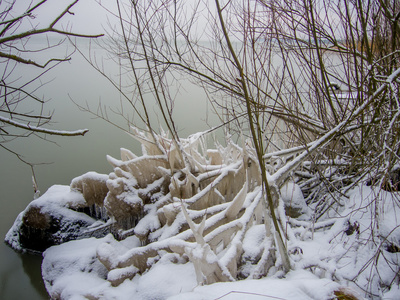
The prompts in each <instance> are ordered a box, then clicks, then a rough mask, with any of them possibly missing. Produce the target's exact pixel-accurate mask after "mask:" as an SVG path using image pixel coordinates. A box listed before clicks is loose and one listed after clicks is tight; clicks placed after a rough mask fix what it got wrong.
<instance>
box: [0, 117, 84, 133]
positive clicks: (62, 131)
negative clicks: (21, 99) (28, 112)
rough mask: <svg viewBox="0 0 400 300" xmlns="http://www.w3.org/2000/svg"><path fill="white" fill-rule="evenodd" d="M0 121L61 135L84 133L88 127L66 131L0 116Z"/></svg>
mask: <svg viewBox="0 0 400 300" xmlns="http://www.w3.org/2000/svg"><path fill="white" fill-rule="evenodd" d="M0 122H3V123H6V124H9V125H12V126H14V127H18V128H22V129H26V130H30V131H34V132H39V133H44V134H50V135H61V136H77V135H85V133H86V132H88V131H89V129H81V130H75V131H66V130H52V129H47V128H42V127H37V126H33V125H30V124H29V123H28V124H23V123H20V122H17V121H14V120H11V119H8V118H4V117H2V116H0Z"/></svg>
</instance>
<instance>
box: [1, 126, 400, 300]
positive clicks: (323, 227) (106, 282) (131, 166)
mask: <svg viewBox="0 0 400 300" xmlns="http://www.w3.org/2000/svg"><path fill="white" fill-rule="evenodd" d="M134 137H135V138H136V139H138V140H139V141H140V142H141V143H142V152H143V153H142V155H141V156H136V155H135V154H133V153H132V152H130V151H129V150H127V149H121V159H116V158H113V157H110V156H109V157H107V159H108V161H109V163H110V164H111V165H112V166H113V172H111V173H110V174H109V175H102V174H97V173H95V172H89V173H86V174H84V175H82V176H79V177H77V178H75V179H73V180H72V182H71V185H70V186H53V187H52V188H50V189H49V190H48V191H47V192H46V193H45V194H44V195H43V196H42V197H40V198H38V199H36V200H34V201H33V202H32V203H31V204H30V205H29V206H28V207H27V208H26V210H25V211H24V212H22V213H21V214H20V215H19V217H18V218H17V220H16V222H15V224H14V226H13V228H12V229H11V230H10V231H9V233H8V234H7V237H6V241H7V242H8V243H9V244H10V245H11V246H13V247H14V248H16V249H20V250H21V249H22V250H23V249H32V250H36V251H43V250H45V249H46V248H48V247H50V246H52V245H57V244H62V245H59V246H56V247H50V248H49V249H48V250H46V251H45V252H44V261H43V265H42V272H43V278H44V280H45V284H46V288H47V290H48V292H49V294H50V296H51V297H52V298H55V299H69V298H70V297H73V296H74V295H80V296H83V297H87V298H90V299H103V298H104V297H108V296H109V297H111V298H112V297H114V298H115V295H118V296H116V298H118V299H120V297H121V295H123V294H124V293H125V292H127V291H129V293H135V294H138V295H142V296H143V299H146V297H147V298H149V299H153V298H157V297H158V298H167V297H169V296H173V295H176V294H178V293H179V291H177V288H173V287H172V286H171V287H169V286H168V287H166V286H163V290H160V289H155V290H154V291H149V290H143V289H142V288H143V286H147V285H146V284H144V283H143V282H146V280H147V278H149V277H151V276H157V275H156V274H157V272H158V271H159V270H163V271H162V272H163V274H165V270H166V269H167V268H168V269H171V268H172V269H174V268H176V269H177V270H178V269H179V272H182V274H191V275H187V276H186V278H187V280H184V279H183V277H180V276H177V277H176V278H170V279H168V280H170V282H171V285H174V284H178V282H177V281H176V280H178V279H179V278H181V279H182V280H183V281H184V283H182V284H183V285H182V287H181V289H180V291H182V292H184V293H186V295H191V296H193V294H191V293H190V291H191V290H192V289H193V288H194V287H195V286H196V285H199V286H203V285H204V284H212V283H217V282H220V283H221V282H235V281H236V280H238V279H247V280H252V279H259V278H262V277H264V276H265V275H267V274H269V275H271V274H275V279H276V278H277V277H276V276H283V274H284V273H283V272H280V268H281V261H280V259H279V254H278V253H277V252H276V246H275V243H276V240H275V238H274V228H273V227H272V226H271V224H270V223H271V220H270V215H269V212H268V209H266V207H265V203H264V200H265V197H264V195H263V191H262V188H261V175H260V171H259V167H258V163H257V162H256V159H255V153H254V149H253V148H252V146H251V143H249V142H243V143H242V145H243V146H242V147H240V146H238V145H236V144H234V143H232V142H231V141H229V140H228V142H227V145H226V146H221V145H220V144H216V149H208V148H207V147H206V141H205V137H204V135H203V134H197V135H193V136H190V137H189V138H187V139H181V140H180V142H179V143H180V144H179V145H178V143H176V142H174V141H172V140H171V139H168V138H167V137H166V136H165V135H150V134H149V135H145V134H144V133H142V132H139V131H135V133H134ZM293 149H294V148H293ZM294 150H296V149H294ZM294 150H293V151H286V152H282V153H275V155H270V156H269V157H266V159H267V163H268V168H269V174H270V177H269V179H270V180H271V182H270V184H271V185H273V187H274V189H275V190H276V191H277V193H278V200H277V203H276V211H277V213H278V219H279V222H280V226H281V228H282V229H284V230H283V232H284V235H285V239H286V243H287V245H286V246H287V249H288V252H289V255H290V261H291V264H292V269H293V270H294V271H292V272H291V273H290V274H292V275H290V274H288V275H287V277H286V279H287V280H289V278H290V276H295V275H293V274H301V276H304V274H305V273H299V271H300V270H301V271H303V270H308V271H310V273H312V274H313V276H314V277H312V279H310V278H309V279H307V280H311V281H314V280H316V279H317V278H321V280H322V279H323V280H325V281H324V282H325V283H324V285H325V288H322V286H321V291H320V294H321V295H322V294H323V295H324V297H327V296H326V295H331V296H332V295H334V293H339V294H340V293H344V294H345V295H347V296H349V295H353V296H354V295H360V291H361V290H362V289H365V290H367V289H368V288H369V290H370V295H373V296H375V295H379V293H380V289H381V287H382V284H383V285H387V286H388V287H391V288H390V289H389V288H387V289H386V292H387V293H386V294H387V295H395V294H396V288H395V287H394V288H393V282H394V280H396V278H398V273H397V272H398V271H397V270H398V260H399V252H400V251H399V250H398V248H395V247H396V245H397V243H398V240H399V237H400V232H399V230H398V225H397V223H398V222H397V221H395V220H394V219H395V218H396V215H397V214H398V213H400V212H399V208H398V207H397V206H394V203H395V201H396V200H395V196H393V197H392V195H394V194H392V193H390V192H386V191H379V192H377V193H375V191H376V190H377V188H376V189H375V188H374V187H372V186H362V185H360V186H355V187H354V188H353V189H352V190H349V191H348V193H347V197H348V199H346V200H344V198H343V197H341V196H339V197H338V198H337V199H335V198H334V194H333V193H326V194H323V195H322V198H321V197H317V196H316V194H315V193H316V191H320V190H323V188H324V186H323V183H321V182H320V181H318V180H317V177H315V176H314V175H312V174H311V173H307V172H303V171H301V170H300V171H298V172H297V175H298V177H299V178H300V180H298V181H297V182H296V183H295V182H294V181H293V180H292V179H291V177H290V176H287V177H286V178H283V177H282V176H280V172H286V171H285V170H283V169H284V168H285V163H283V164H281V165H279V164H277V163H276V161H282V162H284V161H285V160H286V159H287V158H288V157H289V156H290V157H289V159H290V160H291V161H295V160H293V157H295V156H296V154H293V153H295V152H296V151H297V150H296V151H294ZM277 155H279V157H277ZM303 165H304V166H305V170H306V169H308V170H311V168H309V167H308V165H307V162H306V161H305V162H304V163H303ZM282 166H283V167H282ZM282 170H283V171H282ZM318 172H319V171H318ZM325 172H337V170H336V171H335V170H334V169H326V170H325ZM335 174H336V175H335V176H336V177H333V178H334V180H335V181H333V183H332V185H334V184H336V183H337V182H339V181H338V176H339V175H338V174H339V173H335ZM327 177H328V175H327ZM274 178H280V179H281V181H279V182H278V181H277V180H276V181H274ZM338 195H340V194H338ZM364 203H382V206H381V210H382V211H379V214H380V216H381V219H380V220H381V224H380V225H379V232H375V233H374V234H373V236H374V238H372V239H371V238H370V237H371V226H370V222H371V218H365V216H366V215H367V216H368V215H372V214H376V213H374V206H370V205H365V204H364ZM29 237H34V238H33V239H31V240H30V239H29ZM70 240H76V241H71V242H68V241H70ZM364 240H365V241H367V242H366V243H365V244H364V243H363V241H364ZM379 243H384V244H383V246H382V245H379V246H376V245H378V244H379ZM82 247H83V248H84V249H82V250H80V251H79V250H78V249H79V248H82ZM376 255H378V256H379V255H380V256H382V257H384V258H385V259H381V260H376V261H375V260H374V259H373V258H374V257H375V256H376ZM188 262H190V263H189V264H188ZM184 266H185V267H184ZM188 266H190V267H188ZM396 266H397V267H396ZM154 270H157V272H156V271H154ZM296 272H297V273H296ZM150 274H151V275H150ZM279 274H280V275H279ZM371 274H372V275H371ZM374 274H376V276H375V275H374ZM174 276H175V275H174ZM296 276H297V275H296ZM184 277H185V276H184ZM306 277H307V276H306ZM77 278H78V279H79V278H81V280H82V281H85V282H87V283H88V285H89V286H90V287H91V288H90V289H87V288H86V286H85V287H81V286H79V285H76V283H77V280H78V279H77ZM175 279H176V280H175ZM293 282H294V281H293ZM307 282H309V281H307ZM68 283H70V284H68ZM73 283H74V284H73ZM353 283H354V284H353ZM319 284H321V283H319ZM306 285H307V284H306V283H304V284H303V285H302V286H299V290H304V289H307V287H306ZM78 286H79V288H78ZM141 286H142V288H141ZM238 286H239V285H238ZM328 287H329V288H328ZM358 287H361V289H359V288H358ZM204 290H207V289H204ZM357 290H358V291H357ZM117 291H118V292H117ZM121 291H123V292H121ZM297 293H298V292H297ZM107 295H108V296H107ZM111 295H114V296H111ZM124 295H125V294H124ZM144 295H145V296H144ZM122 298H123V297H122ZM122 298H121V299H122ZM178 298H179V297H178ZM178 298H177V299H178ZM211 298H212V297H211ZM214 298H215V297H214ZM372 298H373V297H372ZM181 299H183V298H181ZM207 299H209V298H207ZM304 299H309V298H307V297H306V296H305V297H304ZM354 299H361V298H360V297H359V296H354ZM388 299H391V298H388ZM393 299H395V298H393Z"/></svg>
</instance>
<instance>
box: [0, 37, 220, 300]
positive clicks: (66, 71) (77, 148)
mask: <svg viewBox="0 0 400 300" xmlns="http://www.w3.org/2000/svg"><path fill="white" fill-rule="evenodd" d="M81 47H82V48H83V49H86V50H87V47H88V44H87V43H86V42H84V43H83V44H81ZM92 50H93V51H94V52H96V55H97V56H98V57H101V56H103V55H104V54H105V52H104V50H102V49H100V48H98V47H97V46H96V47H95V48H92ZM56 51H59V53H58V55H63V54H64V53H65V47H64V48H63V47H61V48H59V49H58V50H56ZM106 67H107V68H108V69H109V70H110V72H111V73H114V74H117V73H118V72H119V70H118V67H117V66H116V65H115V64H113V63H112V62H110V61H108V62H106ZM29 72H30V70H29V67H28V69H26V73H25V71H24V75H27V74H29ZM43 82H48V83H46V84H45V85H44V86H43V87H42V88H41V89H39V90H38V91H37V93H36V94H37V95H41V96H43V97H44V99H51V101H49V102H48V103H46V106H45V113H48V112H52V111H53V110H54V116H53V121H56V122H57V123H55V124H53V125H52V126H51V127H48V126H47V127H48V128H51V129H59V130H76V129H83V128H88V129H89V132H88V133H87V134H86V135H85V136H84V137H81V136H79V137H49V139H50V140H51V141H53V142H54V143H52V142H47V141H44V140H43V139H40V138H37V137H35V136H31V137H29V138H21V139H18V140H15V141H13V142H12V144H8V146H9V147H12V149H13V150H14V151H16V152H19V153H21V154H23V155H24V158H25V159H26V160H28V161H29V162H34V163H44V164H42V165H38V166H36V167H35V173H36V177H37V183H38V185H39V189H40V190H41V192H42V194H43V193H44V192H45V191H46V190H47V189H48V188H49V187H50V186H51V185H54V184H64V185H69V184H70V182H71V180H72V179H73V178H74V177H76V176H79V175H81V174H84V173H86V172H88V171H96V172H99V173H104V174H108V173H110V172H111V171H112V168H111V166H110V165H109V164H108V163H107V160H106V155H107V154H109V155H111V156H113V157H116V158H119V157H120V156H119V149H120V148H121V147H123V148H127V149H130V150H132V151H133V152H135V153H137V154H141V152H140V145H139V144H138V142H136V141H135V140H134V139H133V138H132V137H130V136H129V135H128V134H126V133H125V132H123V131H122V130H120V129H118V128H116V127H114V126H112V125H110V124H109V123H107V122H105V121H104V120H101V119H94V118H93V116H92V115H90V114H89V113H87V112H82V111H80V110H79V108H78V107H77V106H76V105H75V104H74V103H73V101H71V99H73V100H74V101H75V102H77V103H79V104H81V105H85V103H86V102H87V103H88V104H89V105H90V107H92V108H93V109H95V108H96V107H97V106H98V103H99V101H101V103H102V105H103V106H104V105H106V106H110V107H111V108H114V109H117V108H118V106H119V101H120V95H119V93H118V92H117V91H116V90H115V89H114V88H113V87H112V86H111V85H110V84H109V83H108V81H107V80H106V79H105V78H104V77H103V76H101V75H100V74H99V73H98V72H97V71H95V70H94V69H93V68H92V67H91V66H90V65H89V64H88V63H87V62H86V61H85V60H84V59H83V58H82V57H81V56H80V55H79V53H75V54H74V55H73V57H72V61H71V62H65V63H62V64H60V65H58V66H57V67H56V68H55V69H53V70H52V71H51V72H49V73H48V74H46V75H45V77H43ZM208 109H209V107H208V105H207V104H206V98H205V95H204V94H203V92H202V90H201V89H200V88H199V87H196V86H194V85H191V84H189V83H187V84H185V90H182V91H181V92H180V93H178V94H177V95H176V104H175V110H174V116H175V117H176V122H177V127H178V131H179V134H180V135H181V136H182V137H186V136H188V135H189V134H191V133H195V132H197V131H201V130H205V129H208V128H209V126H208V125H207V124H206V122H205V119H206V118H207V111H208ZM154 111H156V110H154ZM109 116H110V117H111V118H112V119H113V120H115V121H116V122H118V123H119V124H120V125H121V126H123V127H124V128H125V129H128V125H127V124H126V122H123V120H121V118H118V115H113V114H112V113H111V112H110V114H109ZM153 117H155V118H157V113H153ZM214 121H215V120H214ZM214 124H216V122H214ZM0 162H1V168H0V192H1V196H0V201H1V207H2V209H1V210H0V214H1V217H0V222H1V227H0V228H1V232H0V233H1V236H2V237H3V239H4V236H5V235H6V233H7V231H8V229H9V228H10V227H11V226H12V224H13V222H14V220H15V218H16V217H17V215H18V214H19V213H20V212H21V211H22V210H23V209H25V207H26V206H27V205H28V204H29V202H30V201H32V199H33V188H32V179H31V176H32V174H31V170H30V167H29V166H27V165H25V164H23V163H22V162H21V161H19V160H18V158H17V157H16V156H15V155H13V154H11V153H8V152H6V151H4V150H3V149H0ZM0 259H1V262H0V278H1V280H0V299H46V298H47V294H46V291H45V289H44V286H43V283H42V280H41V274H40V263H41V258H40V257H36V256H31V255H20V254H18V253H16V252H14V251H13V250H12V249H10V248H9V247H8V246H6V245H5V244H4V243H2V244H1V246H0Z"/></svg>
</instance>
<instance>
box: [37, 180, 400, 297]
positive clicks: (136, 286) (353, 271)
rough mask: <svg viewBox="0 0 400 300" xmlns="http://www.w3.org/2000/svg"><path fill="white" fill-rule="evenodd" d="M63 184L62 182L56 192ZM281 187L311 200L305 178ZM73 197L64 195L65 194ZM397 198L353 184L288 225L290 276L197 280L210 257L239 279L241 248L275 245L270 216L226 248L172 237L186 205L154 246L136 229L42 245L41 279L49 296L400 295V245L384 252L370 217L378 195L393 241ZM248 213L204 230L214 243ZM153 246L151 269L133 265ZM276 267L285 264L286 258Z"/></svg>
mask: <svg viewBox="0 0 400 300" xmlns="http://www.w3.org/2000/svg"><path fill="white" fill-rule="evenodd" d="M60 189H61V188H60V187H57V188H55V190H54V191H52V193H53V192H56V191H57V190H60ZM281 194H282V198H283V201H286V202H287V201H290V202H292V203H300V204H301V205H305V203H304V197H303V196H302V194H301V191H300V188H299V186H298V185H297V184H295V183H293V182H288V183H286V185H284V186H283V187H282V189H281ZM259 195H260V190H258V192H257V191H254V192H252V193H249V194H248V196H247V198H246V203H245V205H244V206H245V207H247V208H250V207H252V206H254V208H253V209H251V211H253V210H254V209H255V207H256V206H257V201H255V202H254V200H251V199H256V198H257V199H258V198H259ZM70 196H71V195H70ZM67 198H68V197H66V198H65V197H64V198H63V200H62V201H64V202H65V201H67ZM249 201H250V202H249ZM395 201H396V200H395V199H394V196H393V193H389V192H385V191H379V193H378V190H377V189H376V188H374V187H370V186H365V185H361V184H360V185H359V186H357V187H355V188H353V189H352V190H351V191H349V194H348V199H347V202H346V205H345V207H344V208H343V209H342V211H341V214H339V215H338V216H337V218H336V219H331V220H328V221H327V220H323V221H320V222H317V223H311V222H310V221H304V220H303V221H301V220H296V219H295V220H292V221H291V223H290V224H292V226H290V227H288V228H287V230H289V232H287V234H288V236H289V237H290V238H289V241H288V245H287V248H288V251H289V255H290V260H291V264H292V271H290V272H289V273H287V274H285V275H284V273H282V272H281V271H279V269H277V268H274V267H273V268H272V269H271V270H270V273H271V275H270V276H267V277H263V278H260V279H255V278H253V277H252V276H249V277H248V278H247V279H245V280H240V281H233V282H224V283H221V282H219V283H213V284H209V285H204V286H202V285H199V284H198V281H199V278H196V275H197V276H200V277H201V276H202V273H201V272H200V273H199V272H198V270H196V264H197V265H198V267H199V266H200V268H201V269H202V272H207V270H206V269H203V267H204V266H201V263H202V261H203V259H205V261H207V262H208V263H209V264H210V266H212V265H215V266H219V267H220V268H221V270H222V272H224V273H226V276H227V277H228V278H230V280H233V278H232V277H230V276H229V271H228V269H227V267H226V266H228V263H229V261H230V259H231V258H232V257H235V253H234V252H235V251H237V249H242V250H243V256H242V257H243V258H244V259H247V260H248V261H249V262H250V261H257V260H258V259H259V258H260V257H259V256H260V255H264V254H265V253H268V251H267V252H265V251H263V249H274V246H273V240H271V239H268V238H266V228H265V225H264V224H259V225H253V226H251V227H250V228H249V229H248V230H247V231H246V230H245V229H246V228H241V229H240V230H239V231H238V232H237V233H236V237H234V238H233V239H232V240H231V243H230V245H229V246H228V247H227V248H218V247H216V248H217V249H219V250H215V251H216V252H213V251H214V250H211V248H209V246H208V244H204V245H203V246H202V245H200V244H196V243H192V242H190V243H189V242H187V241H185V240H187V238H188V237H189V235H191V234H193V233H191V231H184V232H182V233H180V234H178V235H177V236H174V233H173V232H177V228H175V226H177V225H176V224H177V223H178V224H181V223H182V222H183V220H184V218H183V215H182V213H181V212H179V213H178V216H177V217H178V218H177V219H175V221H174V223H173V224H172V225H174V226H172V227H173V228H170V230H172V231H170V230H169V229H168V226H166V228H164V234H166V235H165V239H164V240H163V239H160V240H159V241H158V242H154V243H152V244H149V245H147V246H146V247H140V241H139V240H138V238H136V237H135V236H133V237H128V238H127V239H125V240H123V241H117V240H115V239H114V238H113V237H112V235H108V236H106V237H104V238H102V239H95V238H89V239H83V240H78V241H71V242H67V243H64V244H62V245H59V246H54V247H51V248H49V249H48V250H47V251H46V252H45V253H44V260H43V266H42V271H43V277H44V279H45V282H46V288H47V290H48V292H49V293H50V295H52V296H53V297H54V296H57V297H60V298H61V299H84V297H86V298H95V299H132V297H133V298H135V299H173V300H179V299H243V298H245V299H286V300H288V299H296V300H297V299H330V298H332V297H333V296H334V294H333V293H334V291H338V290H339V289H341V290H346V291H347V293H350V294H353V295H357V297H358V299H364V298H363V297H364V296H365V293H364V292H363V291H362V289H363V288H367V287H370V288H371V291H372V293H373V294H374V295H376V296H378V295H379V298H382V299H400V298H399V297H398V295H399V294H398V292H399V288H398V286H397V285H392V282H393V280H395V278H396V276H397V275H396V272H397V271H398V265H399V262H400V256H399V253H389V252H386V251H381V252H379V251H378V248H377V247H376V245H374V242H371V228H370V227H371V215H374V214H375V205H372V204H373V203H378V204H379V205H378V206H379V214H381V216H380V217H379V220H380V224H379V232H377V233H375V235H376V237H378V236H383V237H384V238H385V239H384V240H386V241H388V242H395V243H397V242H398V241H399V240H400V229H399V226H397V224H398V220H397V217H396V216H397V215H398V214H399V213H400V211H399V210H400V208H399V207H398V205H397V204H396V203H395ZM226 205H227V204H220V205H218V206H217V208H218V210H216V214H215V215H214V216H212V217H210V218H209V219H207V220H206V222H205V228H207V227H209V226H210V225H211V224H214V223H215V220H214V219H218V218H220V217H221V216H222V215H223V213H224V211H223V210H221V212H219V209H220V208H221V207H224V206H226ZM211 209H216V208H215V207H212V208H211ZM148 213H149V215H148V218H149V219H146V218H144V219H143V220H142V221H143V222H144V223H146V224H148V223H149V222H150V223H151V221H150V219H151V217H152V216H155V215H156V214H157V210H156V208H155V206H154V208H152V209H149V211H148ZM188 213H189V215H190V214H191V215H190V217H191V218H194V217H199V216H202V215H203V214H204V213H205V212H204V211H191V210H189V212H188ZM250 215H251V213H250V210H248V211H247V210H246V213H245V214H244V215H243V216H241V217H240V218H239V219H237V220H236V221H235V222H232V223H228V224H225V225H223V226H221V227H219V228H218V230H215V231H214V232H213V234H209V235H206V236H205V237H206V238H205V241H206V243H209V242H211V240H212V239H213V237H214V236H216V235H217V234H219V233H221V234H222V232H223V229H224V228H228V227H230V226H234V225H235V224H236V223H237V224H242V223H243V224H246V223H245V222H246V220H247V219H248V218H249V216H250ZM348 224H358V225H359V229H358V230H355V231H354V232H352V233H351V234H346V233H345V232H344V228H346V226H348ZM146 226H150V225H146ZM146 226H145V227H146ZM198 226H199V225H196V228H197V227H198ZM167 233H168V234H167ZM175 234H176V233H175ZM243 234H244V238H243V239H242V242H240V236H241V235H243ZM376 241H377V242H379V241H378V240H377V239H376ZM238 247H239V248H238ZM169 248H171V249H173V248H174V249H175V248H176V249H178V248H179V249H184V251H182V253H183V255H182V254H177V252H176V251H175V253H168V252H167V251H166V250H167V249H169ZM148 251H155V255H153V254H152V255H150V256H148V260H147V264H149V265H152V267H151V268H147V269H145V270H144V271H143V270H139V269H138V268H136V267H135V266H134V265H129V261H130V258H131V257H132V255H133V254H134V253H138V254H140V253H141V254H140V255H146V254H145V253H148ZM178 252H179V251H178ZM185 253H186V254H185ZM214 253H215V254H214ZM263 253H264V254H263ZM379 257H380V259H378V260H376V259H377V258H379ZM99 258H101V262H100V260H99ZM199 264H200V265H199ZM276 265H279V260H278V262H277V264H276ZM107 268H109V269H110V270H107ZM242 268H243V270H242V272H243V274H247V275H249V274H254V275H255V274H257V269H256V268H255V266H254V265H251V264H244V265H242ZM141 272H143V273H141ZM203 274H204V273H203ZM114 282H115V283H116V284H115V286H114V284H113V283H114ZM379 282H384V283H385V284H387V285H388V286H390V285H392V289H390V290H389V289H380V288H379V285H380V283H379Z"/></svg>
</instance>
